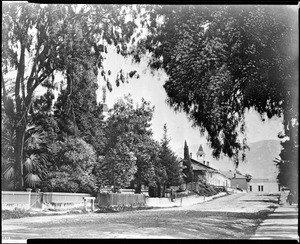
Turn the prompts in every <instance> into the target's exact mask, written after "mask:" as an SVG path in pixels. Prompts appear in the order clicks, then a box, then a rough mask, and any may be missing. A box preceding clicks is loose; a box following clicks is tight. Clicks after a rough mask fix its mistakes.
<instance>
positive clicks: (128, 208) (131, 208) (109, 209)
mask: <svg viewBox="0 0 300 244" xmlns="http://www.w3.org/2000/svg"><path fill="white" fill-rule="evenodd" d="M153 208H154V207H146V206H111V207H100V208H98V209H97V210H95V213H118V212H126V211H135V210H147V209H153Z"/></svg>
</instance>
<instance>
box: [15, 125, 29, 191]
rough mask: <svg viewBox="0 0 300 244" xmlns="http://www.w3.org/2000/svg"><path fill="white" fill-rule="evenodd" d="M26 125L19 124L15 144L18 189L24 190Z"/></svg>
mask: <svg viewBox="0 0 300 244" xmlns="http://www.w3.org/2000/svg"><path fill="white" fill-rule="evenodd" d="M25 128H26V127H25V125H24V124H23V123H22V125H19V126H17V129H16V144H15V160H16V161H15V166H16V176H15V177H16V178H15V179H16V190H24V174H23V152H24V139H25Z"/></svg>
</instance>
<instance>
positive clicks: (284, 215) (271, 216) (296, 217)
mask: <svg viewBox="0 0 300 244" xmlns="http://www.w3.org/2000/svg"><path fill="white" fill-rule="evenodd" d="M268 219H298V215H296V214H282V215H275V216H274V215H270V216H269V217H268Z"/></svg>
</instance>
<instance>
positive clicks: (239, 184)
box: [231, 178, 248, 190]
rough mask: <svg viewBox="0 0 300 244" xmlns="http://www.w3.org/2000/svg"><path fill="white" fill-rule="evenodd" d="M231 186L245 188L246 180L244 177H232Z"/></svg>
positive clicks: (246, 186)
mask: <svg viewBox="0 0 300 244" xmlns="http://www.w3.org/2000/svg"><path fill="white" fill-rule="evenodd" d="M231 187H233V188H241V189H243V190H247V189H248V182H247V181H246V179H242V178H241V179H239V178H233V179H231Z"/></svg>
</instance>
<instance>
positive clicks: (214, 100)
mask: <svg viewBox="0 0 300 244" xmlns="http://www.w3.org/2000/svg"><path fill="white" fill-rule="evenodd" d="M146 10H147V11H148V13H149V16H150V20H147V21H148V23H150V24H149V25H148V33H149V35H148V36H147V37H146V38H145V39H142V40H140V43H139V48H138V51H136V52H137V53H140V54H147V53H150V56H151V59H150V62H149V65H150V67H151V68H153V69H159V68H162V69H163V70H164V71H165V72H166V73H167V75H168V80H167V81H166V82H165V84H164V88H165V90H166V92H167V95H168V103H169V104H170V106H171V107H173V108H174V109H175V110H179V111H184V112H185V113H186V114H187V115H188V117H189V118H190V119H191V120H192V121H193V122H194V125H195V126H198V127H199V128H200V131H201V132H202V133H204V131H207V133H208V141H209V142H210V145H211V147H212V148H213V149H214V151H213V155H214V156H215V157H219V156H220V154H221V153H223V154H225V155H227V156H229V157H234V159H235V162H236V163H237V164H238V160H239V158H240V157H239V152H240V151H244V150H246V149H247V142H246V136H245V123H244V115H245V111H246V110H247V109H249V108H254V109H255V110H256V111H258V112H259V113H260V114H261V115H262V118H263V116H264V114H266V115H267V116H268V118H271V117H272V116H282V115H284V121H285V124H286V125H287V124H288V123H290V121H291V118H294V119H295V118H297V112H296V111H295V107H296V106H297V104H296V103H295V98H296V97H297V95H296V93H297V91H296V89H295V86H297V81H296V75H295V72H294V71H295V70H294V69H293V68H292V67H294V65H295V64H296V63H297V61H298V60H297V59H296V60H295V59H294V57H293V56H292V55H291V54H292V53H291V51H293V50H290V48H289V46H291V45H292V43H293V42H294V41H295V40H293V35H292V33H293V32H294V31H295V29H293V28H295V26H293V24H292V21H291V18H289V16H288V15H289V14H290V11H288V9H283V10H284V11H282V9H281V8H276V7H268V6H238V7H236V6H222V5H220V6H201V5H197V6H196V5H195V6H191V5H189V6H155V7H153V8H150V7H149V8H148V9H147V8H146ZM145 22H146V21H145ZM291 109H292V110H293V111H291ZM239 133H242V134H244V139H243V141H239V139H238V135H239ZM286 133H287V132H286ZM287 135H288V134H287ZM242 156H243V157H244V155H242Z"/></svg>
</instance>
